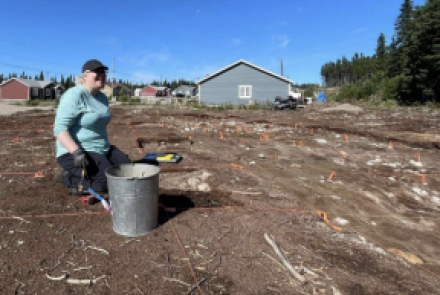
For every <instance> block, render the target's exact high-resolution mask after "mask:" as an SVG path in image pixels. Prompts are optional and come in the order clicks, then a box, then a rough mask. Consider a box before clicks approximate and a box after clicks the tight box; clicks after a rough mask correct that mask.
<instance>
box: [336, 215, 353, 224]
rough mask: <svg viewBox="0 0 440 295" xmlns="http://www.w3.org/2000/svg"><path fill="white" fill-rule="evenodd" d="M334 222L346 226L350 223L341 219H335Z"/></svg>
mask: <svg viewBox="0 0 440 295" xmlns="http://www.w3.org/2000/svg"><path fill="white" fill-rule="evenodd" d="M334 222H335V223H337V224H339V225H347V224H349V223H350V221H348V220H347V219H344V218H341V217H336V218H335V219H334Z"/></svg>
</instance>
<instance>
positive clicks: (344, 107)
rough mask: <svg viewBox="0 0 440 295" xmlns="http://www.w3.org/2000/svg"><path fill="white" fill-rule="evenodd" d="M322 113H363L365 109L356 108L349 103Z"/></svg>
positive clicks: (326, 109) (327, 109)
mask: <svg viewBox="0 0 440 295" xmlns="http://www.w3.org/2000/svg"><path fill="white" fill-rule="evenodd" d="M321 112H324V113H329V112H349V113H363V112H364V109H363V108H361V107H358V106H354V105H351V104H348V103H344V104H341V105H338V106H336V107H331V108H325V109H322V110H321Z"/></svg>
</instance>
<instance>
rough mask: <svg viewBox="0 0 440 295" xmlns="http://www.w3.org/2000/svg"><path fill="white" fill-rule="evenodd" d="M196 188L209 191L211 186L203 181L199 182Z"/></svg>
mask: <svg viewBox="0 0 440 295" xmlns="http://www.w3.org/2000/svg"><path fill="white" fill-rule="evenodd" d="M197 190H198V191H201V192H209V191H211V187H210V186H209V184H207V183H206V182H205V183H202V184H199V185H198V186H197Z"/></svg>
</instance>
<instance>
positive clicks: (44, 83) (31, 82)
mask: <svg viewBox="0 0 440 295" xmlns="http://www.w3.org/2000/svg"><path fill="white" fill-rule="evenodd" d="M12 80H17V81H18V82H21V83H23V84H25V85H26V86H28V87H35V88H44V87H46V86H47V85H49V84H55V83H54V82H52V81H37V80H31V79H22V78H11V79H9V80H6V81H4V82H3V83H2V84H0V86H2V85H4V84H6V83H8V82H10V81H12Z"/></svg>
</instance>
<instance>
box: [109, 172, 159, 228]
mask: <svg viewBox="0 0 440 295" xmlns="http://www.w3.org/2000/svg"><path fill="white" fill-rule="evenodd" d="M159 172H160V168H159V167H157V166H154V165H148V164H123V165H118V166H113V167H110V168H109V169H107V171H106V173H105V174H106V176H107V183H108V192H109V197H110V206H111V208H112V221H113V230H114V231H115V232H116V233H117V234H120V235H123V236H128V237H138V236H143V235H146V234H148V233H149V232H151V231H153V230H154V229H155V228H156V227H157V225H158V214H159V208H158V205H159V204H158V203H159Z"/></svg>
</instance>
